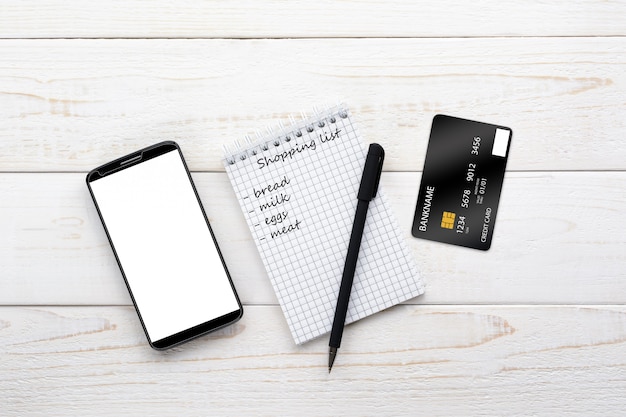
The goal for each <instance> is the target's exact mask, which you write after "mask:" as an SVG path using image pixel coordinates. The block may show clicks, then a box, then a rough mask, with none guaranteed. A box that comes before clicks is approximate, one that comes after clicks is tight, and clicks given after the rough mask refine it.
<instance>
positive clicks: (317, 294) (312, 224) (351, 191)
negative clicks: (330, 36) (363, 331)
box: [224, 106, 424, 344]
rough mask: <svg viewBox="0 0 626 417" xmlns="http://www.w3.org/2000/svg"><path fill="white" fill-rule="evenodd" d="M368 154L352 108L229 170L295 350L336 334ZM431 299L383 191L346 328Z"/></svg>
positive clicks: (232, 160) (311, 122) (373, 207)
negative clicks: (416, 300)
mask: <svg viewBox="0 0 626 417" xmlns="http://www.w3.org/2000/svg"><path fill="white" fill-rule="evenodd" d="M366 154H367V149H366V147H365V145H364V143H363V140H362V139H361V137H360V136H359V133H358V131H357V129H356V127H355V126H354V124H353V122H352V120H351V116H350V114H349V112H348V110H347V109H345V108H344V107H341V106H339V107H336V108H334V109H331V110H329V111H328V112H326V113H324V114H322V115H318V116H316V117H314V118H311V119H308V120H306V121H303V122H302V123H300V124H299V125H297V126H294V127H293V128H292V129H290V130H285V131H283V132H281V133H280V134H277V135H276V136H274V137H268V138H265V140H263V141H261V142H260V143H259V144H257V145H254V146H250V147H249V148H247V149H243V150H240V151H238V152H236V153H235V154H232V155H228V156H227V157H226V158H225V159H224V165H225V168H226V172H227V173H228V177H229V178H230V181H231V184H232V185H233V188H234V190H235V193H236V195H237V198H238V200H239V204H240V206H241V208H242V210H243V214H244V217H245V218H246V221H247V223H248V227H249V228H250V231H251V232H252V237H253V239H254V241H255V243H256V246H257V249H258V251H259V253H260V255H261V259H262V261H263V264H264V266H265V269H266V271H267V274H268V276H269V278H270V280H271V282H272V285H273V287H274V291H275V292H276V295H277V297H278V301H279V303H280V305H281V308H282V310H283V314H284V315H285V318H286V319H287V324H288V325H289V329H290V330H291V334H292V336H293V338H294V341H295V343H296V344H301V343H304V342H307V341H309V340H311V339H314V338H316V337H318V336H321V335H323V334H325V333H327V332H329V331H330V329H331V327H332V322H333V318H334V313H335V305H336V302H337V296H338V292H339V285H340V282H341V276H342V273H343V267H344V262H345V258H346V254H347V252H348V243H349V240H350V232H351V230H352V222H353V220H354V214H355V212H356V205H357V198H356V196H357V191H358V188H359V184H360V181H361V175H362V173H363V166H364V164H365V157H366ZM423 292H424V287H423V284H422V281H421V278H420V274H419V271H418V269H417V265H416V264H415V261H414V260H413V258H412V256H411V255H410V253H409V249H408V247H407V245H406V242H405V241H404V239H403V238H402V235H401V233H400V230H399V227H398V224H397V222H396V219H395V216H394V215H393V213H392V212H391V210H389V203H388V202H387V199H386V197H385V195H384V192H383V190H382V189H381V188H379V190H378V194H377V196H376V197H375V198H374V199H373V200H372V202H371V203H370V206H369V211H368V214H367V220H366V223H365V230H364V233H363V240H362V243H361V249H360V252H359V258H358V262H357V267H356V273H355V277H354V283H353V287H352V292H351V295H350V303H349V307H348V313H347V316H346V324H347V323H351V322H354V321H356V320H359V319H361V318H363V317H366V316H369V315H371V314H374V313H376V312H379V311H381V310H384V309H386V308H388V307H391V306H393V305H395V304H398V303H401V302H403V301H406V300H408V299H411V298H413V297H416V296H418V295H420V294H422V293H423Z"/></svg>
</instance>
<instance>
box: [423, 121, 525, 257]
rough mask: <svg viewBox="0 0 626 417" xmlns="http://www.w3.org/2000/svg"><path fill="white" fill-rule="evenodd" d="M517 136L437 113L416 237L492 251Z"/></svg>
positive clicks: (492, 127)
mask: <svg viewBox="0 0 626 417" xmlns="http://www.w3.org/2000/svg"><path fill="white" fill-rule="evenodd" d="M512 135H513V132H512V131H511V129H509V128H508V127H504V126H497V125H492V124H488V123H481V122H475V121H472V120H466V119H459V118H457V117H451V116H444V115H437V116H435V117H434V118H433V124H432V128H431V131H430V139H429V141H428V150H427V151H426V161H425V163H424V172H423V174H422V181H421V183H420V188H419V196H418V198H417V207H416V208H415V218H414V219H413V229H412V233H413V236H415V237H418V238H422V239H428V240H435V241H437V242H444V243H450V244H453V245H459V246H465V247H468V248H474V249H481V250H487V249H489V248H490V247H491V239H492V237H493V230H494V226H495V222H496V215H497V213H498V203H499V202H500V192H501V190H502V182H503V180H504V171H505V170H506V162H507V160H508V157H509V147H510V144H511V138H512Z"/></svg>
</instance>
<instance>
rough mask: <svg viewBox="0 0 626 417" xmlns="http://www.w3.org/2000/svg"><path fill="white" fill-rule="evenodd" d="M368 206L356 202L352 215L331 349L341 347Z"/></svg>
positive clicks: (367, 203)
mask: <svg viewBox="0 0 626 417" xmlns="http://www.w3.org/2000/svg"><path fill="white" fill-rule="evenodd" d="M368 206H369V201H364V200H358V204H357V208H356V213H355V215H354V223H353V225H352V233H351V234H350V243H349V245H348V254H347V255H346V262H345V266H344V268H343V275H342V277H341V285H340V287H339V296H338V297H337V307H336V309H335V318H334V320H333V327H332V330H331V332H330V342H329V346H331V347H336V348H338V347H340V345H341V337H342V335H343V326H344V324H345V321H346V314H347V313H348V304H349V302H350V292H351V291H352V282H353V281H354V272H355V270H356V263H357V260H358V259H359V250H360V248H361V239H362V237H363V229H364V228H365V219H366V218H367V209H368Z"/></svg>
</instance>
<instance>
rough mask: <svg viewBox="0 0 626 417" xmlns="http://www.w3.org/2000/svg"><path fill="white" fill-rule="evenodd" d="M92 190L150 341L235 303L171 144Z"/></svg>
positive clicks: (235, 307)
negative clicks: (165, 151) (167, 149)
mask: <svg viewBox="0 0 626 417" xmlns="http://www.w3.org/2000/svg"><path fill="white" fill-rule="evenodd" d="M91 189H92V192H93V194H94V196H95V199H96V202H97V204H98V207H99V209H100V213H101V214H102V218H103V219H104V223H105V225H106V228H107V230H108V232H109V235H110V238H111V241H112V242H113V246H114V248H115V251H116V252H117V256H118V258H119V261H120V263H121V265H122V269H123V270H124V274H125V276H126V280H127V281H128V284H129V286H130V290H131V292H132V294H133V297H134V299H135V303H136V304H137V309H138V310H139V312H140V314H141V317H142V319H143V322H144V325H145V327H146V331H147V333H148V335H149V338H150V340H151V341H153V342H154V341H157V340H161V339H163V338H165V337H167V336H171V335H173V334H176V333H178V332H181V331H183V330H186V329H189V328H191V327H193V326H196V325H198V324H202V323H204V322H207V321H209V320H211V319H214V318H218V317H221V316H223V315H225V314H228V313H232V312H234V311H237V310H239V304H238V302H237V299H236V297H235V294H234V292H233V290H232V287H231V284H230V281H229V279H228V276H227V275H226V272H225V270H224V267H223V265H222V261H221V259H220V256H219V253H218V252H217V248H216V246H215V244H214V242H213V238H212V237H211V233H210V231H209V228H208V226H207V224H206V221H205V219H204V216H203V214H202V211H201V209H200V206H199V204H198V200H197V198H196V194H195V193H194V191H193V188H192V186H191V183H190V181H189V178H188V176H187V171H186V170H185V167H184V165H183V161H182V158H181V156H180V154H179V152H178V150H176V149H174V150H172V151H170V152H167V153H165V154H163V155H160V156H157V157H155V158H152V159H149V160H147V161H145V162H141V163H138V164H136V165H133V166H131V167H129V168H126V169H123V170H121V171H118V172H116V173H113V174H110V175H107V176H105V177H103V178H100V179H97V180H95V181H92V182H91Z"/></svg>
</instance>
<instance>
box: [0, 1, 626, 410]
mask: <svg viewBox="0 0 626 417" xmlns="http://www.w3.org/2000/svg"><path fill="white" fill-rule="evenodd" d="M470 3H471V2H465V1H453V2H447V3H446V4H443V3H442V2H437V1H407V2H399V1H387V2H363V3H360V2H356V1H339V0H335V1H318V2H315V3H309V2H304V1H291V2H278V1H271V0H267V1H245V0H240V1H235V2H225V1H212V2H205V1H200V0H189V1H186V2H165V1H153V2H145V1H139V0H130V1H118V0H107V1H100V2H84V1H77V0H64V1H59V0H42V1H18V0H5V1H3V2H2V3H1V4H0V268H1V271H0V415H2V416H3V417H8V416H51V415H52V416H68V415H77V416H88V415H99V416H112V415H122V414H123V415H142V416H166V415H167V416H170V415H176V416H179V415H180V416H205V415H233V416H245V415H260V416H275V415H285V416H318V415H333V416H341V415H344V416H366V415H372V416H400V415H410V416H414V415H427V416H603V417H605V416H623V415H626V399H625V398H626V306H625V305H624V303H625V301H626V237H625V232H624V231H625V229H626V228H625V226H624V225H625V220H624V214H625V213H626V172H625V169H626V141H625V140H624V138H625V133H626V39H625V36H626V3H625V2H618V1H609V2H598V1H591V0H575V1H571V2H558V1H543V2H537V3H534V2H530V3H528V2H513V1H495V0H488V1H484V2H480V6H476V5H470ZM337 98H339V99H342V100H344V101H345V102H346V103H347V104H349V105H350V107H351V110H352V112H353V114H354V117H355V118H356V120H357V121H358V122H359V125H360V128H361V131H362V133H363V135H364V136H365V139H366V140H367V141H368V142H373V141H377V142H380V143H381V144H383V145H384V146H385V148H386V150H387V159H386V165H385V166H386V172H385V173H384V175H383V180H382V182H383V186H384V187H385V188H386V190H387V194H388V195H389V197H390V199H391V202H392V205H393V209H394V210H395V212H396V214H397V216H398V218H399V222H400V225H401V227H402V228H403V230H404V232H405V234H406V239H407V240H408V242H409V244H410V246H411V248H412V250H413V253H414V255H415V258H416V260H417V261H418V264H419V266H420V268H421V270H422V272H423V276H424V280H425V282H426V285H427V293H426V294H425V295H424V296H423V297H420V298H418V299H416V300H413V301H411V302H409V303H406V304H405V305H401V306H397V307H394V308H392V309H390V310H387V311H385V312H383V313H380V314H377V315H375V316H373V317H371V318H368V319H365V320H362V321H360V322H358V323H356V324H354V325H351V326H349V327H348V328H347V329H346V333H345V338H344V343H343V346H342V351H341V356H340V358H339V359H338V362H337V363H336V365H335V368H334V369H333V372H332V374H331V375H329V374H328V371H327V365H326V363H327V362H326V361H327V340H326V338H323V339H319V340H316V341H313V342H311V343H308V344H305V345H304V346H302V347H297V346H295V345H294V343H293V341H292V339H291V337H290V335H289V333H288V330H287V326H286V324H285V321H284V318H283V317H282V314H281V311H280V308H279V307H278V305H277V303H276V298H275V295H274V293H273V291H272V288H271V286H270V283H269V281H268V278H267V276H266V274H265V271H264V269H263V267H262V265H261V262H260V259H259V256H258V254H257V252H256V249H255V247H254V244H253V242H252V240H251V236H250V233H249V231H248V230H247V228H246V225H245V222H244V219H243V216H242V214H241V213H240V210H239V207H238V204H237V201H236V199H235V196H234V192H233V191H232V189H231V187H230V185H229V183H228V179H227V178H226V175H225V173H224V171H223V169H222V166H221V163H220V158H221V155H222V153H221V145H222V144H224V143H231V142H232V141H233V140H235V139H239V138H242V137H243V136H244V135H245V134H249V133H253V132H254V131H255V130H257V129H263V128H264V127H265V125H266V124H268V123H273V122H276V121H277V120H286V119H287V117H288V115H289V114H290V113H292V112H295V113H299V112H300V111H301V110H304V111H308V110H310V109H311V108H312V106H313V105H314V104H326V103H329V102H330V103H333V102H334V101H335V100H336V99H337ZM437 113H444V114H451V115H455V116H459V117H465V118H470V119H477V120H481V121H486V122H492V123H498V124H502V125H506V126H510V127H512V128H513V131H514V135H513V142H512V148H511V153H510V159H509V164H508V171H507V174H506V178H505V183H504V188H503V193H502V199H501V204H500V211H499V213H498V219H497V226H496V229H495V236H494V241H493V245H492V248H491V250H489V251H488V252H481V251H475V250H470V249H464V248H459V247H455V246H450V245H443V244H437V243H431V242H428V241H424V240H417V239H414V238H412V237H411V236H410V224H411V221H412V217H413V211H414V208H415V203H416V199H417V188H418V184H419V179H420V174H421V169H422V166H423V163H424V156H425V151H426V145H427V138H428V132H429V129H430V123H431V120H432V117H433V116H434V115H435V114H437ZM166 139H172V140H176V141H177V142H178V143H179V144H180V145H181V147H182V148H183V151H184V152H185V154H186V157H187V159H188V163H189V165H190V169H191V170H192V171H193V177H194V179H195V180H196V184H197V186H198V188H199V192H200V194H201V198H202V200H203V202H204V204H205V207H206V209H207V212H208V215H209V217H210V220H211V222H212V224H213V226H214V229H215V232H216V234H217V238H218V240H219V241H220V243H221V245H222V249H223V252H224V256H225V257H226V261H227V263H228V264H229V266H230V269H231V271H232V275H233V280H234V282H235V285H236V287H237V289H238V291H239V293H240V296H241V298H242V301H243V303H244V304H245V310H246V312H245V315H244V318H243V319H242V320H241V321H240V322H239V323H237V324H236V325H234V326H232V327H229V328H227V329H225V330H223V331H220V332H219V333H216V334H213V335H211V336H208V337H204V338H201V339H199V340H196V341H194V342H191V343H189V344H186V345H183V346H181V347H179V348H176V349H173V350H171V351H168V352H165V353H162V352H156V351H153V350H151V349H150V348H149V347H148V345H147V343H146V340H145V338H144V335H143V332H142V330H141V327H140V324H139V322H138V319H137V317H136V314H135V312H134V310H133V308H132V306H131V303H130V298H129V296H128V294H127V292H126V289H125V287H124V284H123V281H122V277H121V275H120V272H119V270H118V268H117V266H116V264H115V262H114V259H113V256H112V253H111V250H110V248H109V245H108V242H107V240H106V237H105V234H104V232H103V229H102V227H101V225H100V223H99V220H98V218H97V215H96V212H95V209H94V207H93V204H92V203H91V200H90V198H89V196H88V192H87V189H86V186H85V183H84V177H85V173H86V172H87V171H88V170H89V169H91V168H93V167H95V166H96V165H98V164H101V163H103V162H106V161H108V160H110V159H112V158H114V157H117V156H121V155H123V154H125V153H127V152H131V151H133V150H136V149H138V148H140V147H143V146H146V145H149V144H152V143H155V142H157V141H160V140H166Z"/></svg>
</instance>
